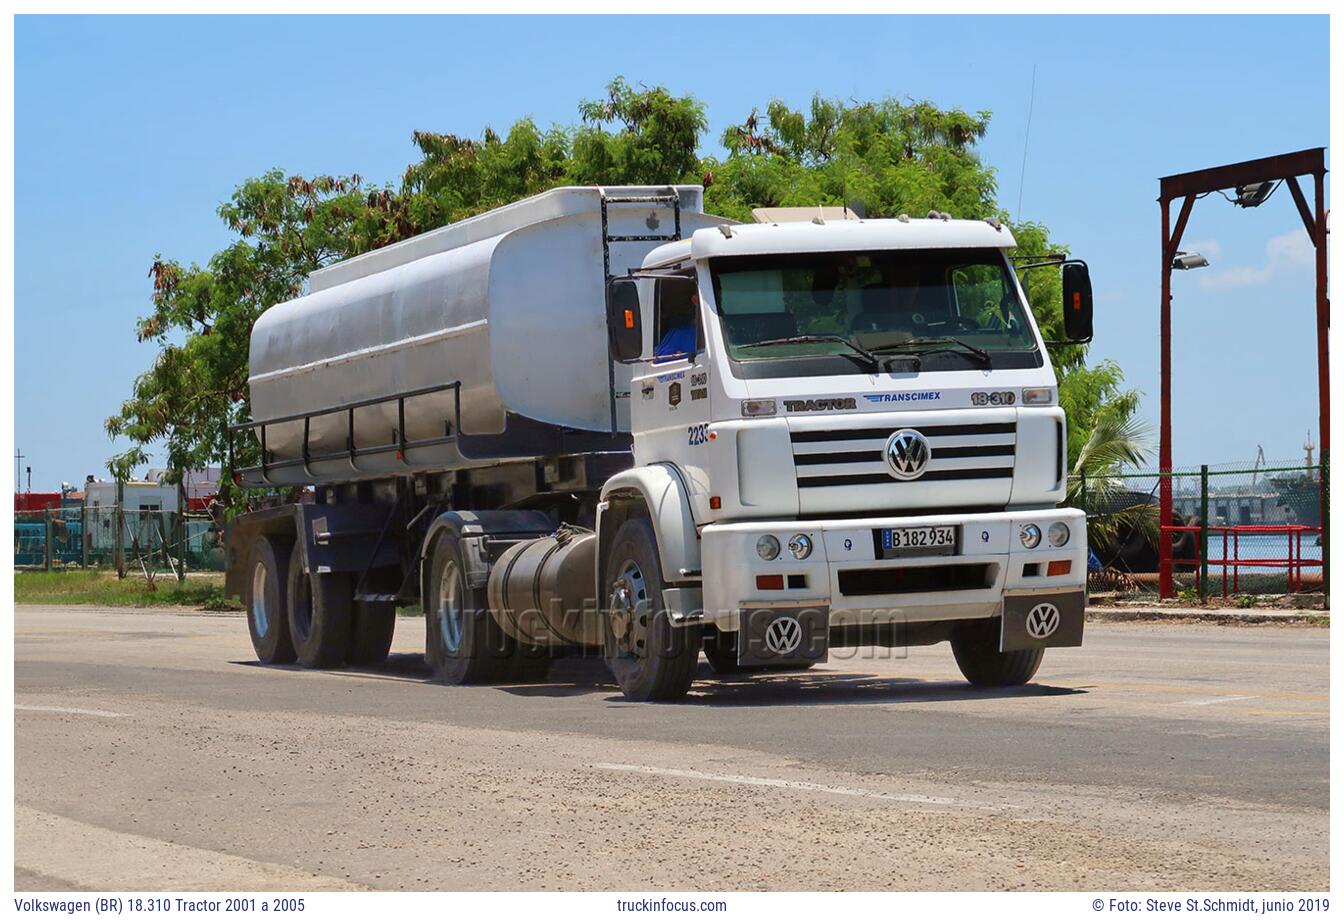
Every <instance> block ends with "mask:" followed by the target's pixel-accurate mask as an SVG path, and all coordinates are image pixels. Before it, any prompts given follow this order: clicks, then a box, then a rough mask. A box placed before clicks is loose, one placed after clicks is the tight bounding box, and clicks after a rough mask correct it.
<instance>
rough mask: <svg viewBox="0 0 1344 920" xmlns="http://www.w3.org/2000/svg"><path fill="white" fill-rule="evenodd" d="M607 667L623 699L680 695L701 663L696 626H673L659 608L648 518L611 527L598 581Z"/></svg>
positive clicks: (655, 555) (659, 587)
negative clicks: (603, 564)
mask: <svg viewBox="0 0 1344 920" xmlns="http://www.w3.org/2000/svg"><path fill="white" fill-rule="evenodd" d="M601 593H602V595H603V596H604V598H605V600H604V604H605V608H604V611H603V612H604V614H605V615H604V616H603V618H602V619H603V624H604V630H605V640H606V641H605V646H604V651H605V656H606V660H607V667H608V668H610V669H611V673H612V676H614V677H615V678H616V683H617V684H619V685H620V688H621V692H622V693H623V694H625V697H626V699H629V700H636V701H639V702H652V701H665V700H675V699H680V698H681V697H683V696H685V695H686V692H687V691H688V690H690V688H691V681H692V680H694V678H695V667H696V664H698V663H699V661H700V629H699V627H697V626H675V625H673V623H672V620H671V618H670V617H669V615H668V612H667V610H666V609H664V608H663V603H662V599H663V577H662V568H661V566H660V564H659V559H658V543H657V540H656V538H655V537H654V533H653V526H652V525H651V524H650V523H649V520H648V518H644V517H636V518H631V519H629V520H627V521H626V522H625V523H624V524H622V525H621V527H620V529H619V530H617V531H616V537H615V539H614V540H612V543H611V548H610V550H609V551H608V553H607V557H606V565H605V572H604V573H603V579H602V592H601Z"/></svg>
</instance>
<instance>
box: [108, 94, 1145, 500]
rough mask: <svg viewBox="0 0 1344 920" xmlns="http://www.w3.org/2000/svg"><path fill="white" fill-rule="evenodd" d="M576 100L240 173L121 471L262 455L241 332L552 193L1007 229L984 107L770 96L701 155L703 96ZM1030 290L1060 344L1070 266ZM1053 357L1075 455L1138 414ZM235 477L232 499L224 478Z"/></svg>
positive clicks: (1018, 232)
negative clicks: (389, 164) (377, 169)
mask: <svg viewBox="0 0 1344 920" xmlns="http://www.w3.org/2000/svg"><path fill="white" fill-rule="evenodd" d="M578 112H579V116H580V120H579V122H578V123H577V124H575V125H570V126H551V127H549V128H546V129H544V130H543V129H542V128H540V127H538V126H537V125H536V124H535V122H533V121H532V120H531V119H522V120H520V121H518V122H516V123H515V124H514V125H513V126H512V127H511V128H510V129H509V130H508V131H507V132H506V133H504V134H502V135H501V134H500V133H498V132H496V131H494V130H493V129H491V128H489V127H487V128H485V129H484V130H483V131H482V133H481V136H480V137H479V138H474V139H473V138H463V137H458V136H456V135H452V134H438V133H433V132H427V131H417V132H416V133H415V134H414V135H413V136H412V141H413V142H414V144H415V146H416V148H417V150H418V152H419V158H418V159H417V160H416V161H415V162H414V163H411V164H410V165H409V166H407V168H406V170H405V172H404V173H403V175H402V176H401V179H400V181H399V182H398V183H396V184H388V185H383V186H371V185H368V184H367V183H366V182H365V181H364V179H363V178H362V177H360V176H359V175H355V174H352V175H348V176H320V177H302V176H288V175H285V174H284V173H283V172H281V171H279V170H272V171H271V172H268V173H266V174H265V175H262V176H259V177H256V178H252V179H248V180H246V181H244V182H243V183H242V184H241V185H239V186H238V188H237V189H235V190H234V192H233V194H232V196H231V197H230V199H229V200H228V201H227V202H225V203H224V204H223V205H221V206H220V208H219V210H218V214H219V216H220V218H221V219H222V220H224V222H225V223H226V224H227V225H228V227H229V228H230V230H232V231H233V232H234V233H235V234H236V236H237V238H236V239H235V240H234V242H233V243H231V244H230V245H229V246H227V247H226V248H224V249H223V250H221V251H220V252H218V253H216V254H215V255H214V256H212V257H211V258H210V260H209V261H208V262H207V263H206V264H205V265H197V264H195V263H192V264H187V265H184V264H182V263H181V262H178V261H175V260H172V259H167V258H164V257H162V256H156V257H155V260H154V264H153V266H152V268H151V270H150V276H151V277H152V278H153V293H152V297H151V307H152V310H151V312H150V314H149V315H148V316H146V317H144V318H142V319H141V320H140V321H139V322H138V324H137V330H136V331H137V336H138V338H139V339H140V340H141V341H152V342H154V343H155V344H156V345H157V346H158V348H159V351H158V354H157V356H156V357H155V359H154V362H153V363H152V365H151V366H150V367H149V369H148V370H146V371H145V372H144V373H143V374H141V375H140V376H139V377H137V378H136V380H135V382H134V384H133V386H132V390H131V396H130V398H129V399H127V400H126V401H125V402H124V403H123V405H122V407H121V410H120V411H119V412H118V413H117V414H116V415H114V416H112V417H111V418H109V419H108V420H107V424H106V427H107V431H108V434H109V435H112V436H117V435H122V436H125V437H127V438H128V439H129V440H130V441H131V443H132V447H131V448H130V449H129V450H128V451H126V452H124V453H122V454H119V455H118V456H116V457H114V458H112V460H110V461H109V469H112V470H116V471H122V472H125V471H129V470H130V469H132V468H134V467H135V466H138V465H141V464H143V463H144V462H145V458H146V455H145V448H146V447H147V446H148V445H150V444H153V443H162V444H163V446H164V449H165V452H166V454H167V465H168V466H169V467H171V468H173V469H176V470H182V469H189V468H192V467H196V466H202V465H206V464H209V463H212V462H218V463H221V464H222V465H223V466H224V467H225V470H226V473H227V472H230V471H231V469H232V468H233V467H235V466H245V465H252V464H255V463H256V462H257V459H258V456H257V446H256V444H255V441H254V440H253V439H251V438H241V437H240V438H237V439H230V438H229V437H228V436H227V426H228V425H230V424H233V423H237V422H240V421H243V420H245V419H246V418H247V417H248V412H249V410H248V403H247V351H248V340H249V336H250V333H251V329H252V324H253V323H254V322H255V321H256V319H257V317H258V316H260V315H261V313H262V312H263V311H264V310H266V309H267V308H269V307H271V306H272V305H274V304H276V303H280V302H282V301H285V300H289V299H292V298H293V297H296V296H298V295H299V294H301V293H302V292H303V290H304V286H305V284H306V282H307V278H308V276H309V275H310V274H311V273H312V272H313V271H315V270H316V269H318V268H321V267H322V266H324V265H328V264H330V263H332V262H334V261H338V260H340V259H344V258H348V257H350V256H353V255H357V254H359V253H362V252H367V251H369V250H372V249H377V248H379V247H382V246H386V245H389V244H391V243H395V242H397V241H399V240H402V239H405V238H407V237H410V236H414V235H416V234H419V233H423V232H425V231H427V230H432V229H434V228H436V227H440V226H443V225H445V224H448V223H452V222H455V221H459V220H462V219H464V218H467V217H470V216H472V215H474V214H478V213H481V212H482V211H487V210H489V209H491V208H495V207H498V206H500V205H503V204H507V203H509V202H511V201H515V200H517V199H519V198H522V197H525V196H527V195H533V194H536V193H538V192H541V191H544V190H546V189H548V188H552V187H555V186H558V185H569V184H580V185H583V184H609V185H615V184H665V183H669V182H699V183H703V184H704V185H705V187H706V207H707V209H708V210H709V211H711V212H714V213H718V214H723V215H725V216H727V217H732V218H736V219H738V220H751V209H752V208H754V207H762V206H765V207H770V206H790V205H817V204H823V205H841V204H849V205H853V206H857V207H859V208H861V209H862V211H863V213H865V214H866V215H868V216H871V217H895V216H897V215H899V214H902V213H904V214H909V215H911V216H914V217H919V216H923V215H924V214H926V213H927V212H928V211H930V210H935V211H946V212H949V213H951V214H953V215H955V216H957V217H963V218H972V219H992V220H997V221H1001V222H1003V223H1005V224H1007V223H1009V221H1008V214H1007V212H1006V211H1005V210H1004V209H1003V208H1001V207H1000V206H999V204H998V201H997V197H996V195H997V184H996V178H995V175H994V171H993V169H991V168H989V167H987V166H985V165H984V164H983V163H982V162H981V161H980V159H979V156H978V154H977V152H976V143H977V142H978V141H979V140H980V139H982V138H983V137H984V136H985V133H986V131H987V130H988V127H989V113H988V112H977V113H974V114H971V113H966V112H963V111H961V110H959V109H940V108H939V107H937V106H935V105H934V104H933V103H930V102H926V101H925V102H921V101H910V100H905V101H902V100H896V99H882V100H876V101H872V102H864V103H855V104H847V103H843V102H840V101H837V100H828V99H825V98H822V97H820V96H818V97H816V98H814V99H813V100H812V102H811V105H810V106H809V107H808V109H807V110H806V111H795V110H793V109H790V108H789V107H788V106H786V105H784V104H783V103H781V102H778V101H775V102H771V103H770V104H769V105H768V106H766V109H765V115H764V116H762V115H760V114H759V112H758V111H753V112H752V113H751V114H750V115H749V116H748V117H747V118H746V119H745V120H744V121H743V122H742V123H741V124H740V125H736V126H733V127H731V128H729V129H728V130H727V131H726V132H724V135H723V138H722V142H723V146H724V148H725V150H726V151H727V154H726V156H724V157H721V158H720V157H712V156H708V157H702V156H701V155H700V154H699V153H698V149H699V146H700V142H701V139H702V137H703V135H704V133H705V131H706V130H707V124H708V122H707V118H706V113H705V109H704V106H703V105H701V104H700V103H699V102H698V101H697V100H695V99H694V98H691V97H688V96H675V95H673V94H672V93H670V92H669V91H668V90H667V89H665V88H663V87H652V88H650V87H643V86H639V87H636V86H632V85H631V84H629V83H628V82H626V81H625V80H624V79H622V78H619V77H618V78H617V79H615V80H613V81H612V83H611V84H610V85H609V86H608V87H607V92H606V95H605V96H604V97H603V98H601V99H597V100H591V101H586V102H583V103H581V104H580V106H579V109H578ZM1011 229H1012V231H1013V233H1014V234H1015V236H1016V239H1017V242H1018V247H1019V249H1018V252H1019V253H1021V254H1024V255H1032V256H1040V255H1045V254H1048V253H1056V252H1064V251H1066V250H1065V248H1064V247H1063V246H1060V245H1058V244H1056V243H1055V242H1053V241H1052V240H1051V239H1050V238H1049V233H1048V231H1047V230H1046V228H1045V227H1043V226H1041V225H1039V224H1035V223H1030V222H1025V221H1018V222H1014V223H1012V224H1011ZM1024 283H1025V285H1026V288H1027V292H1028V296H1029V299H1030V300H1031V303H1032V307H1033V310H1034V311H1035V313H1036V316H1037V318H1038V321H1039V322H1040V324H1041V326H1042V329H1043V331H1044V332H1045V334H1046V336H1047V338H1062V316H1063V312H1062V306H1061V292H1060V281H1059V276H1058V272H1055V271H1051V270H1040V271H1035V272H1031V273H1028V274H1027V275H1026V276H1025V278H1024ZM1051 355H1052V359H1053V360H1054V363H1055V365H1056V367H1057V369H1058V370H1059V373H1060V402H1061V404H1062V405H1064V407H1065V409H1066V411H1067V412H1068V413H1069V417H1070V422H1071V429H1070V442H1069V455H1070V463H1071V464H1075V463H1076V462H1077V460H1078V458H1079V456H1080V454H1081V452H1082V451H1083V446H1084V445H1085V444H1086V443H1087V442H1088V439H1089V437H1091V432H1092V430H1093V429H1094V428H1095V427H1096V425H1097V422H1098V420H1099V419H1101V418H1103V417H1105V418H1120V419H1121V420H1124V419H1128V418H1131V417H1132V416H1133V414H1134V408H1135V406H1136V404H1137V395H1136V394H1134V393H1132V392H1126V391H1124V390H1123V388H1122V387H1121V384H1120V375H1119V369H1118V368H1115V367H1114V365H1105V364H1103V365H1101V366H1099V367H1088V366H1087V365H1086V363H1085V356H1086V349H1085V348H1084V347H1079V346H1060V347H1052V349H1051ZM230 443H232V444H233V445H234V449H235V450H236V451H237V454H236V455H233V454H231V453H230V451H229V445H230ZM225 479H226V480H227V476H226V477H225ZM224 488H225V490H226V493H228V492H230V491H231V485H230V484H229V483H228V482H227V481H226V483H225V484H224ZM230 497H231V495H230V494H226V495H225V499H226V501H227V500H229V498H230Z"/></svg>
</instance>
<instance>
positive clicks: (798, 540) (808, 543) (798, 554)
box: [789, 533, 812, 559]
mask: <svg viewBox="0 0 1344 920" xmlns="http://www.w3.org/2000/svg"><path fill="white" fill-rule="evenodd" d="M789 552H791V553H793V558H795V559H806V558H807V557H808V556H810V555H812V540H811V539H810V538H809V537H808V536H807V534H805V533H796V534H794V535H793V536H792V537H791V538H790V539H789Z"/></svg>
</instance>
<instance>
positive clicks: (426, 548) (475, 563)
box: [420, 511, 555, 598]
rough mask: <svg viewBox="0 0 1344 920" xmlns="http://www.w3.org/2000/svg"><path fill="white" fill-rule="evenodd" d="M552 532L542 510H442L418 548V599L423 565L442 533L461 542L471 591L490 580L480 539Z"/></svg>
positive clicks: (551, 526) (553, 527) (540, 534)
mask: <svg viewBox="0 0 1344 920" xmlns="http://www.w3.org/2000/svg"><path fill="white" fill-rule="evenodd" d="M554 530H555V523H554V522H553V521H552V520H551V518H550V516H549V515H547V514H546V513H545V512H542V511H445V512H443V513H442V514H440V515H439V516H438V517H436V518H435V519H434V520H433V521H432V522H431V523H430V525H429V530H428V532H426V534H425V542H424V543H422V544H421V546H420V587H421V594H420V596H421V598H425V597H426V594H425V591H426V587H425V585H426V572H425V566H426V564H427V563H428V562H429V560H430V557H431V556H432V555H433V553H434V544H435V543H437V542H438V541H439V537H441V536H442V535H443V534H445V533H451V534H453V535H454V536H456V537H457V538H459V539H460V540H462V541H463V544H464V546H463V549H464V550H465V552H464V555H465V556H466V558H465V560H464V562H465V564H466V566H467V571H466V572H464V573H463V575H464V576H465V577H466V579H467V584H468V586H469V587H472V588H483V587H485V583H486V581H487V579H488V578H489V577H490V560H489V557H488V556H487V555H486V554H485V552H484V546H483V543H482V539H483V538H484V537H490V536H512V537H519V536H521V537H528V536H535V537H540V536H543V535H545V534H548V533H551V532H553V531H554Z"/></svg>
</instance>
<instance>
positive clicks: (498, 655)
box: [425, 534, 516, 684]
mask: <svg viewBox="0 0 1344 920" xmlns="http://www.w3.org/2000/svg"><path fill="white" fill-rule="evenodd" d="M426 597H427V603H426V605H425V659H426V661H427V662H428V664H429V666H430V669H431V670H432V671H433V672H434V679H435V680H436V681H438V682H439V683H441V684H482V683H504V682H506V681H508V680H509V677H510V671H511V670H512V668H513V664H514V660H515V657H516V655H515V652H516V643H514V641H513V640H512V639H511V638H510V637H509V636H508V635H507V634H506V633H505V632H504V630H502V629H501V628H500V626H499V624H498V623H496V622H495V618H494V617H493V616H491V615H490V610H489V609H488V606H487V603H486V598H485V591H484V590H483V589H481V588H471V587H468V585H467V581H466V577H465V567H464V566H463V564H462V552H461V543H460V542H459V540H458V539H457V537H455V536H453V535H452V534H446V535H445V536H443V537H442V538H441V539H440V540H439V542H438V543H437V544H436V545H435V547H434V555H433V557H432V558H431V561H430V570H429V591H428V593H427V596H426Z"/></svg>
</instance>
